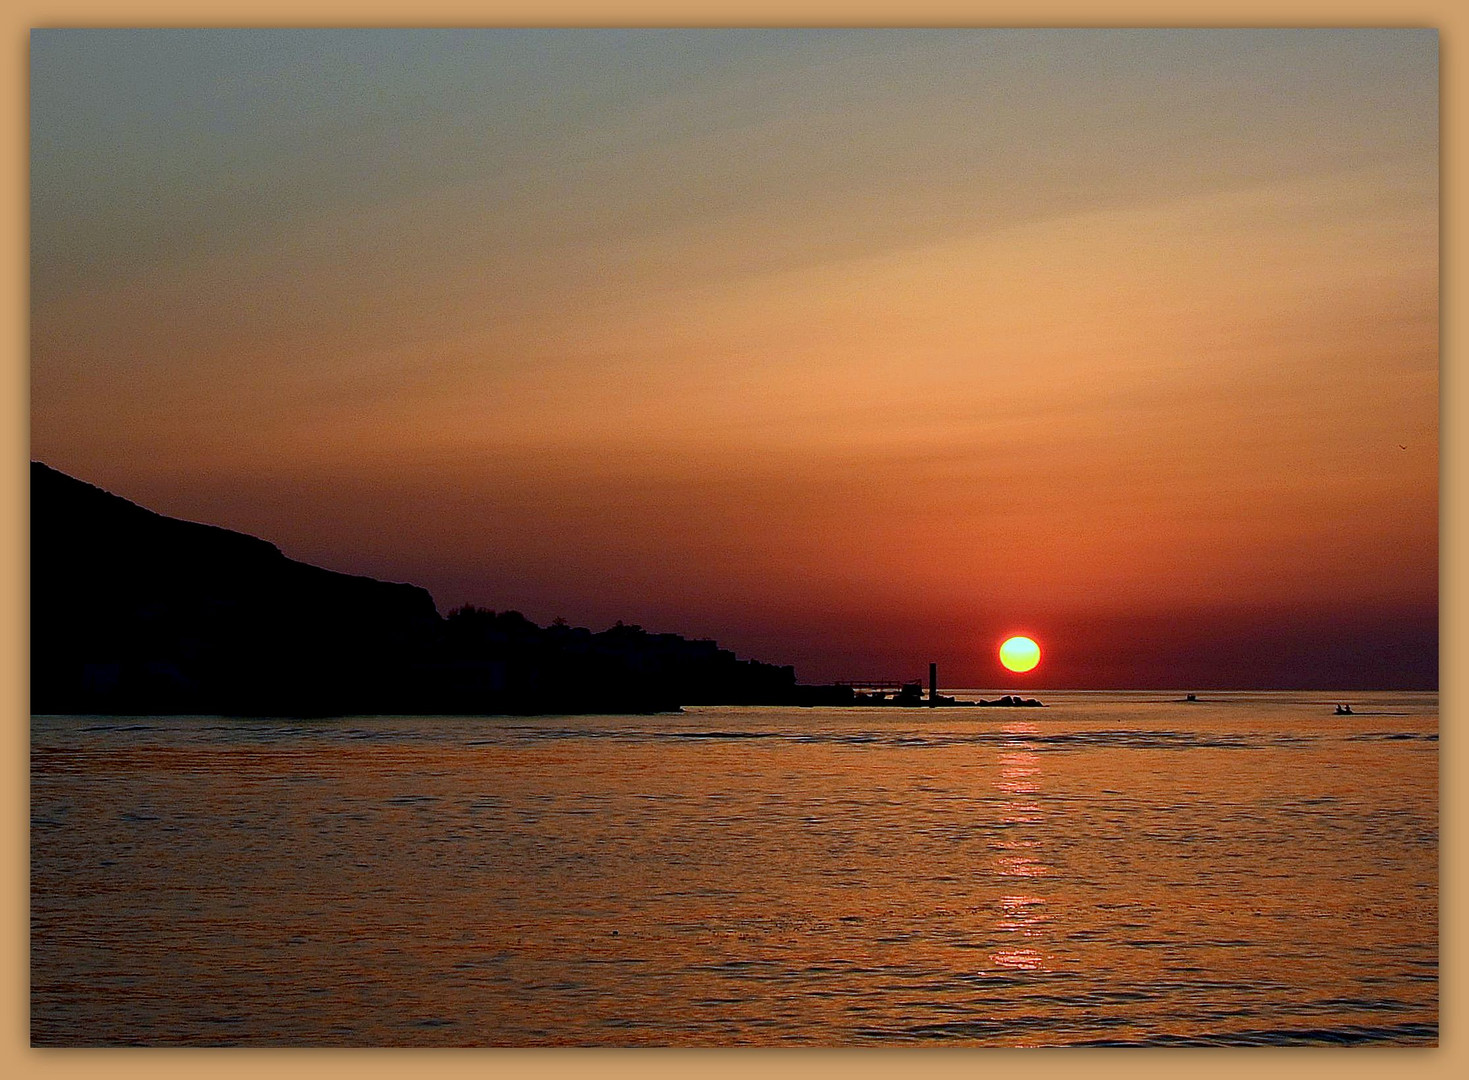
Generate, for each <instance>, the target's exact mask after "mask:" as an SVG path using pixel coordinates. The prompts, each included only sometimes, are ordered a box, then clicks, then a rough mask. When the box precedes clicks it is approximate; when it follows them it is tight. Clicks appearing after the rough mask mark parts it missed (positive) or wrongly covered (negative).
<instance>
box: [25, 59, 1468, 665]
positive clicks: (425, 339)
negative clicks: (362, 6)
mask: <svg viewBox="0 0 1469 1080" xmlns="http://www.w3.org/2000/svg"><path fill="white" fill-rule="evenodd" d="M30 49H31V94H32V104H31V251H32V255H31V267H32V277H31V355H32V367H31V406H32V407H31V421H32V431H31V450H32V457H33V458H35V459H37V460H41V461H44V462H46V463H47V464H49V465H52V466H54V467H56V468H58V469H61V470H63V471H65V472H68V473H70V474H72V475H74V476H77V477H80V478H81V479H84V480H87V481H89V482H91V483H94V484H97V485H98V486H100V487H104V488H106V489H108V490H110V491H114V492H116V493H117V494H119V495H122V496H124V497H126V498H129V499H132V500H133V501H135V502H139V503H141V504H143V505H145V506H148V507H150V508H152V509H155V510H158V511H160V512H162V513H166V514H170V515H174V516H178V517H184V518H189V519H192V520H198V521H206V522H210V523H213V524H218V525H223V526H226V527H228V528H233V529H239V530H242V531H245V532H248V533H252V534H254V535H258V536H262V537H264V538H266V539H268V540H270V541H272V542H273V543H275V544H277V545H278V546H279V547H280V548H281V549H282V550H283V551H284V552H285V553H286V554H287V555H289V556H291V557H293V558H297V559H302V560H305V561H308V562H312V563H316V564H319V565H322V566H327V567H330V568H332V569H336V570H342V571H347V572H351V573H359V574H369V575H372V576H374V577H381V578H387V579H392V580H400V581H411V582H415V583H417V584H420V585H423V586H425V587H426V588H428V589H429V590H430V591H431V592H432V593H433V595H434V597H435V599H436V601H437V602H438V605H439V610H440V611H441V612H447V611H448V610H449V609H450V608H452V607H454V606H457V605H459V604H461V603H465V602H472V603H475V604H479V605H482V606H487V607H491V608H495V609H498V610H503V609H508V608H515V609H518V610H520V611H523V612H524V613H525V614H526V615H528V616H529V617H531V618H532V619H535V620H536V621H538V622H542V623H545V622H549V621H550V620H551V619H552V618H554V617H557V616H561V617H564V618H565V619H567V620H568V621H570V622H572V623H574V624H579V625H588V626H591V627H593V628H594V629H601V628H604V627H606V626H607V625H610V624H611V623H612V622H613V621H615V620H619V619H620V620H623V621H625V622H633V623H639V624H642V625H643V626H645V627H646V628H648V629H650V630H658V631H664V630H666V631H674V632H679V633H683V634H687V635H690V636H708V637H715V638H717V639H718V640H719V641H720V642H721V643H722V644H724V645H725V646H727V647H730V648H734V649H735V650H736V651H737V652H739V653H740V655H742V656H750V657H755V658H758V659H762V660H767V661H771V662H775V663H791V664H794V665H795V666H796V670H797V673H798V675H799V677H800V678H801V679H802V681H807V682H814V681H826V680H831V679H844V678H862V677H884V678H905V677H918V676H920V675H922V676H926V671H927V663H928V662H929V661H930V660H934V661H937V662H938V664H939V668H940V676H941V678H940V682H941V683H942V684H944V685H946V686H950V687H958V686H973V687H999V686H1004V687H1021V688H1026V689H1031V688H1045V687H1076V688H1087V687H1118V688H1128V687H1138V688H1147V687H1169V688H1178V689H1207V688H1222V687H1263V688H1273V687H1281V688H1293V687H1320V688H1324V689H1343V690H1346V689H1353V688H1365V687H1381V688H1395V687H1414V688H1434V687H1436V686H1437V678H1438V674H1437V673H1438V668H1437V643H1438V631H1437V616H1438V608H1437V591H1438V570H1437V566H1438V542H1437V536H1438V465H1439V457H1438V394H1439V385H1438V349H1439V342H1438V87H1437V83H1438V42H1437V36H1436V35H1435V34H1434V33H1433V32H1431V31H1411V30H1394V31H1381V30H1378V31H1321V30H1303V31H1259V32H1255V31H1237V30H1231V31H1225V30H1210V31H1058V30H1051V31H1045V30H1041V31H1020V30H1014V31H959V30H944V31H928V32H907V31H904V32H894V31H840V32H816V31H789V30H787V31H763V32H757V31H679V32H652V31H610V30H609V31H583V32H566V31H540V32H536V31H480V32H464V31H437V32H403V31H310V32H307V31H283V32H267V31H245V32H240V31H236V32H224V31H201V32H163V31H74V30H54V31H40V32H36V33H34V34H33V35H32V37H31V41H30ZM1012 633H1023V634H1027V635H1029V636H1031V637H1033V638H1035V639H1036V640H1037V641H1038V642H1040V644H1041V648H1042V662H1041V664H1040V665H1039V666H1038V667H1037V668H1036V669H1035V670H1034V671H1033V672H1030V673H1028V674H1026V675H1019V676H1017V675H1010V674H1008V673H1006V672H1005V671H1004V669H1002V668H1001V667H1000V665H999V662H998V658H997V656H996V648H997V647H998V645H999V643H1000V641H1001V640H1002V639H1003V638H1005V637H1007V636H1009V635H1010V634H1012Z"/></svg>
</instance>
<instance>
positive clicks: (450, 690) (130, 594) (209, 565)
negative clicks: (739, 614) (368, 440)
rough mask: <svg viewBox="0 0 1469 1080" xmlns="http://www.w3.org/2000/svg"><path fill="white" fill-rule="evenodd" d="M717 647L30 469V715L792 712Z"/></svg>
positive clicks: (763, 677) (763, 678) (36, 466)
mask: <svg viewBox="0 0 1469 1080" xmlns="http://www.w3.org/2000/svg"><path fill="white" fill-rule="evenodd" d="M797 689H798V688H796V686H795V672H794V671H793V669H791V668H790V667H776V666H773V665H770V664H762V663H758V662H756V661H742V660H739V659H737V658H736V657H735V656H734V654H733V653H731V652H729V651H728V650H725V649H720V648H719V647H718V646H717V644H716V643H715V642H712V641H702V640H688V639H685V638H683V637H681V636H679V635H677V634H650V633H647V632H645V631H644V630H642V629H641V628H640V627H637V626H624V625H622V624H621V623H619V624H618V625H617V626H614V627H612V628H611V629H609V630H606V631H603V632H601V633H593V632H592V631H590V630H587V629H584V628H580V627H570V626H565V625H563V624H560V623H559V622H558V623H557V624H555V625H552V626H550V627H540V626H537V625H536V624H535V623H533V622H531V621H530V620H529V619H526V618H525V617H524V616H522V615H520V614H519V613H518V612H498V613H497V612H493V611H486V610H482V609H478V608H473V607H464V608H460V609H457V610H455V611H452V612H450V614H449V616H448V618H443V617H441V616H440V615H439V613H438V611H437V609H436V607H435V605H434V601H433V597H432V596H430V594H429V593H428V592H427V590H425V589H422V588H419V587H418V586H415V585H406V584H397V583H392V582H385V581H377V580H374V579H372V578H367V577H356V576H353V575H350V574H341V573H336V572H334V571H331V570H325V569H322V568H321V567H317V566H311V565H308V564H306V563H302V562H297V561H295V560H293V559H288V558H287V557H286V556H285V555H283V554H282V553H281V551H280V550H279V549H278V548H276V547H275V546H274V545H273V544H270V543H267V542H266V541H264V540H261V539H259V538H257V537H253V536H248V535H246V534H244V533H238V532H232V531H230V530H228V529H222V528H217V527H215V526H211V525H202V524H197V523H194V522H188V521H180V520H178V519H176V518H169V517H164V516H163V515H161V514H156V513H154V512H152V511H150V510H146V509H144V508H143V507H140V506H137V505H136V504H134V503H131V502H128V501H127V500H126V499H122V498H120V497H118V496H116V495H113V494H110V493H109V492H106V491H103V490H101V489H100V488H96V487H93V486H92V485H90V484H87V483H85V482H83V481H81V480H77V479H75V478H73V477H70V476H67V475H66V474H64V473H61V472H58V471H57V470H55V469H52V468H50V467H49V466H46V465H44V464H42V463H40V462H32V463H31V710H32V712H36V713H63V712H67V713H109V714H138V713H159V714H165V713H209V714H216V713H218V714H249V715H328V714H348V713H368V714H371V713H399V714H401V713H414V714H421V713H459V714H492V713H537V712H542V713H573V712H652V711H661V710H666V709H675V708H678V707H679V706H680V705H685V704H768V703H783V702H792V701H794V699H795V696H796V692H797Z"/></svg>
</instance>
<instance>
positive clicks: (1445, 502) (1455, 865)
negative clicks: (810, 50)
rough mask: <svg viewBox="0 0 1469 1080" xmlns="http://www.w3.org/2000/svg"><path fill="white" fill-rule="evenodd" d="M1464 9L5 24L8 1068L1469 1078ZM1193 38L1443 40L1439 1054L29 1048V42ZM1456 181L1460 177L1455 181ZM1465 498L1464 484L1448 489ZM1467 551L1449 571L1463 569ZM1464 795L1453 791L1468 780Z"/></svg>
mask: <svg viewBox="0 0 1469 1080" xmlns="http://www.w3.org/2000/svg"><path fill="white" fill-rule="evenodd" d="M1465 10H1469V6H1466V7H1463V8H1461V9H1460V10H1456V8H1455V5H1454V3H1452V2H1451V0H1403V2H1399V3H1390V2H1382V0H1379V2H1376V3H1371V2H1360V0H1355V2H1354V0H1345V2H1337V3H1322V2H1306V3H1302V2H1298V0H1273V2H1270V0H1264V2H1262V0H1235V2H1232V3H1221V2H1220V0H1206V2H1205V3H1202V4H1192V5H1185V4H1179V3H1172V4H1169V3H1160V2H1157V0H1151V2H1132V3H1125V4H1100V3H1079V2H1077V0H1069V2H1068V0H1060V2H1048V0H1035V2H1033V3H1029V4H1020V3H1016V2H1015V0H1007V2H1005V3H967V4H966V3H957V2H954V0H909V2H907V3H900V2H897V0H879V2H874V0H848V2H842V3H838V2H834V0H796V2H791V0H785V2H780V0H741V2H738V3H735V2H732V0H716V2H715V3H713V4H707V5H695V4H691V3H682V4H679V3H670V2H667V0H663V2H658V0H628V2H625V3H620V4H619V3H607V2H595V0H540V2H538V3H531V2H528V0H510V2H504V0H493V2H489V3H479V4H474V3H466V2H464V0H421V2H420V3H417V4H412V5H408V4H395V3H392V2H386V3H385V2H383V0H357V2H353V3H346V2H343V0H329V2H322V0H309V2H306V3H302V2H301V0H296V2H282V0H257V2H255V3H251V4H249V5H245V4H242V3H240V2H239V0H227V2H226V3H222V4H210V5H205V4H200V3H197V2H195V3H185V2H180V0H165V2H153V3H142V4H128V5H122V4H105V3H98V2H96V0H78V2H74V3H60V2H53V3H40V2H32V0H19V2H16V3H13V4H10V5H8V6H7V7H6V12H5V14H4V15H3V16H0V18H3V20H4V26H5V32H4V34H3V35H0V56H3V73H4V76H3V78H4V81H3V84H0V87H3V96H0V101H3V103H4V104H3V107H0V124H3V137H0V147H3V152H4V156H5V159H6V165H7V168H5V170H4V172H3V192H4V201H3V207H4V209H3V213H4V222H5V229H4V232H3V235H4V236H5V237H6V238H7V243H6V251H5V253H6V255H7V258H6V259H5V260H4V262H3V264H0V275H3V282H0V304H3V309H0V310H3V314H0V318H3V321H4V329H5V333H4V337H3V339H0V340H3V342H4V360H3V363H0V375H3V377H0V433H3V434H0V439H3V446H4V454H3V456H0V598H3V603H0V705H3V708H0V731H3V735H0V742H3V746H4V752H3V754H0V761H3V770H4V771H3V774H0V805H3V808H4V811H3V815H0V871H3V888H0V1071H3V1073H4V1075H9V1076H15V1077H31V1076H38V1077H52V1076H55V1077H83V1076H85V1077H92V1076H109V1077H110V1076H136V1077H139V1078H140V1080H141V1078H144V1077H147V1078H152V1077H160V1078H172V1077H179V1078H182V1077H193V1076H195V1075H207V1076H209V1077H211V1078H213V1077H220V1078H232V1077H254V1076H258V1075H261V1074H263V1073H265V1072H267V1071H268V1072H269V1073H270V1074H271V1075H272V1076H273V1077H280V1078H286V1077H296V1076H318V1075H322V1074H327V1075H351V1076H353V1077H362V1078H363V1080H368V1078H374V1077H398V1076H402V1075H409V1076H417V1075H432V1076H434V1077H438V1076H446V1077H447V1076H453V1077H461V1076H462V1077H470V1076H475V1077H481V1076H486V1075H490V1076H496V1077H499V1076H507V1077H520V1076H536V1077H540V1076H548V1077H559V1076H584V1075H596V1076H598V1077H606V1078H609V1080H610V1078H617V1077H634V1076H644V1075H647V1076H684V1075H690V1076H693V1075H699V1076H701V1077H704V1076H707V1077H710V1078H711V1080H721V1078H724V1077H742V1076H746V1075H750V1074H755V1073H772V1074H778V1075H780V1076H798V1075H801V1074H809V1073H812V1072H820V1073H828V1072H829V1073H832V1074H841V1075H842V1076H843V1077H844V1080H845V1078H846V1077H847V1076H850V1077H852V1078H853V1080H858V1078H865V1077H872V1078H874V1080H875V1078H878V1077H888V1076H890V1075H893V1074H895V1073H896V1074H899V1075H901V1076H902V1077H903V1080H908V1076H909V1074H912V1075H913V1076H915V1077H917V1080H929V1078H930V1077H932V1078H939V1077H944V1078H948V1077H961V1076H962V1077H978V1076H982V1075H988V1074H990V1073H996V1074H999V1075H1002V1076H1009V1075H1015V1076H1021V1077H1026V1078H1029V1077H1032V1076H1033V1077H1050V1076H1055V1075H1062V1076H1070V1075H1078V1076H1080V1075H1085V1076H1089V1077H1090V1076H1096V1077H1111V1076H1115V1077H1139V1078H1142V1077H1159V1078H1162V1077H1171V1076H1174V1075H1177V1074H1183V1075H1185V1076H1187V1077H1188V1078H1189V1080H1194V1078H1195V1077H1196V1076H1197V1077H1233V1076H1235V1075H1237V1074H1240V1073H1245V1072H1248V1073H1249V1074H1251V1075H1252V1076H1257V1075H1258V1076H1287V1075H1291V1076H1293V1077H1294V1076H1297V1075H1312V1076H1315V1075H1319V1076H1323V1077H1327V1076H1330V1077H1341V1078H1343V1080H1346V1078H1355V1077H1362V1078H1364V1080H1365V1078H1368V1077H1374V1078H1375V1077H1378V1076H1392V1077H1397V1076H1399V1075H1404V1076H1440V1075H1442V1076H1450V1075H1469V1053H1466V1050H1465V1047H1466V1045H1469V1037H1466V1034H1465V1030H1464V1026H1465V1020H1466V1008H1465V995H1464V988H1463V983H1462V975H1463V972H1464V970H1465V941H1464V937H1463V934H1462V928H1463V912H1462V911H1456V910H1455V906H1456V904H1462V901H1463V900H1464V893H1465V890H1464V884H1465V867H1464V857H1463V845H1462V839H1463V831H1462V830H1463V826H1464V821H1465V799H1464V796H1463V794H1462V792H1463V790H1464V788H1463V785H1464V784H1465V783H1469V768H1466V765H1465V751H1464V739H1463V737H1462V736H1461V735H1459V734H1458V733H1457V731H1456V728H1457V726H1458V725H1460V724H1463V723H1465V722H1466V718H1469V706H1466V703H1465V700H1464V690H1463V689H1462V683H1461V680H1460V678H1459V677H1458V675H1457V674H1456V671H1455V665H1456V662H1460V661H1463V660H1464V659H1465V649H1464V648H1463V645H1464V634H1463V632H1462V628H1463V626H1464V620H1465V617H1466V607H1469V587H1466V585H1465V578H1464V574H1463V571H1462V567H1463V565H1464V557H1463V555H1462V552H1464V551H1465V550H1466V549H1465V547H1464V542H1463V541H1464V537H1465V535H1466V532H1469V529H1466V524H1469V521H1466V518H1469V514H1466V509H1465V506H1464V499H1463V489H1464V478H1465V476H1466V472H1469V462H1466V460H1465V457H1466V454H1465V443H1466V441H1469V438H1466V436H1465V434H1464V431H1463V430H1462V429H1460V430H1459V431H1457V432H1456V431H1455V428H1454V424H1453V420H1454V418H1455V417H1458V418H1463V417H1464V416H1465V415H1466V404H1469V402H1466V393H1465V388H1464V381H1463V368H1464V361H1463V358H1462V357H1461V356H1459V355H1457V347H1458V345H1459V341H1460V337H1461V333H1460V332H1459V331H1458V330H1457V329H1456V319H1455V315H1457V314H1458V313H1460V312H1462V311H1463V310H1464V299H1465V297H1464V293H1465V281H1466V280H1469V275H1464V274H1462V273H1461V272H1459V271H1458V263H1457V260H1456V259H1455V255H1456V254H1462V253H1463V250H1464V245H1463V240H1464V231H1465V230H1464V226H1463V218H1462V214H1461V212H1460V207H1461V206H1462V203H1461V202H1460V200H1459V199H1458V198H1456V196H1457V195H1459V190H1458V187H1457V184H1456V183H1455V181H1457V180H1461V179H1462V176H1463V171H1464V164H1465V161H1466V153H1465V150H1464V137H1465V135H1466V133H1469V125H1466V123H1465V117H1466V115H1469V106H1466V94H1465V78H1466V74H1465V63H1464V55H1465V52H1464V50H1466V49H1469V16H1466V15H1465V14H1464V13H1463V12H1464V11H1465ZM516 24H519V25H588V24H595V25H685V26H686V25H732V24H741V25H800V24H807V25H811V24H816V25H850V24H862V25H953V26H993V25H1014V26H1042V25H1063V26H1064V25H1072V26H1075V25H1083V26H1096V25H1128V26H1160V25H1192V26H1398V27H1432V28H1436V29H1438V30H1439V32H1440V38H1439V59H1440V89H1441V99H1440V112H1441V118H1442V138H1441V150H1442V157H1441V172H1440V177H1441V186H1440V190H1441V193H1442V194H1441V198H1440V206H1441V211H1440V222H1441V236H1442V239H1443V244H1442V248H1441V256H1440V266H1441V276H1440V282H1441V289H1440V326H1441V339H1440V340H1441V345H1440V348H1441V352H1440V358H1441V359H1440V372H1441V375H1440V394H1441V397H1440V462H1441V465H1440V468H1441V473H1440V495H1439V505H1440V542H1439V551H1440V590H1441V596H1442V602H1441V609H1440V650H1439V651H1440V658H1441V659H1440V664H1439V671H1440V676H1439V678H1440V683H1439V694H1440V708H1441V712H1440V731H1441V733H1442V738H1441V741H1440V743H1439V748H1440V749H1439V752H1440V754H1441V758H1440V811H1441V815H1440V841H1439V860H1440V861H1439V870H1440V895H1439V910H1440V943H1439V944H1440V949H1439V952H1440V982H1439V1038H1440V1046H1439V1048H1437V1049H1427V1048H1372V1047H1363V1048H1345V1049H1343V1048H1319V1049H1318V1048H1282V1049H1238V1050H1200V1049H1144V1050H1096V1049H1093V1050H1068V1049H1064V1048H1062V1049H1048V1050H1001V1049H968V1048H936V1049H887V1048H862V1049H847V1050H779V1049H776V1050H714V1051H704V1050H677V1049H675V1050H661V1051H660V1050H651V1051H650V1050H549V1049H548V1050H496V1049H485V1050H346V1051H326V1050H309V1049H303V1050H269V1049H264V1050H262V1049H237V1050H149V1049H140V1050H58V1049H46V1050H34V1049H31V1048H30V1046H29V1041H30V1019H29V1008H30V1002H29V991H30V964H29V924H28V911H29V839H30V833H29V820H30V811H29V784H30V780H29V742H30V735H29V719H28V713H27V708H26V702H27V699H26V673H27V669H28V666H29V664H28V653H27V629H28V619H29V616H28V610H29V609H28V602H29V601H28V593H29V576H28V564H27V562H26V559H27V538H28V534H29V529H28V519H27V484H28V480H27V476H28V470H27V469H26V466H25V461H26V460H27V459H26V456H25V453H26V451H27V450H28V449H29V441H30V427H29V425H30V415H29V366H28V340H27V332H28V322H29V319H28V304H29V301H28V292H27V278H28V269H29V239H28V231H27V217H28V206H29V203H28V186H27V185H28V161H29V134H28V116H29V88H28V78H29V74H28V73H29V57H30V43H29V31H30V29H32V28H40V27H64V26H169V25H190V26H193V25H223V26H230V25H234V26H241V25H250V26H311V25H315V26H336V25H397V26H427V25H437V26H474V25H516ZM1443 181H1447V182H1446V183H1445V182H1443ZM1455 481H1457V482H1458V483H1455ZM1456 548H1457V550H1458V552H1459V553H1460V554H1459V555H1458V556H1457V557H1456V556H1455V554H1454V552H1455V549H1456ZM1455 781H1457V782H1458V785H1457V790H1458V794H1456V783H1455Z"/></svg>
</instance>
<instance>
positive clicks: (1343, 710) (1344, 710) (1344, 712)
mask: <svg viewBox="0 0 1469 1080" xmlns="http://www.w3.org/2000/svg"><path fill="white" fill-rule="evenodd" d="M1336 715H1337V716H1355V715H1356V714H1355V713H1353V712H1352V707H1351V706H1350V705H1338V706H1337V707H1336Z"/></svg>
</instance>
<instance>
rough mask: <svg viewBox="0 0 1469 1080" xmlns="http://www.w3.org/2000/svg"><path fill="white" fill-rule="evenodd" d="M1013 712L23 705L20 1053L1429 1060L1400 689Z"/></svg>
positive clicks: (1416, 844)
mask: <svg viewBox="0 0 1469 1080" xmlns="http://www.w3.org/2000/svg"><path fill="white" fill-rule="evenodd" d="M945 692H946V693H955V694H957V695H959V696H960V697H970V696H987V697H994V696H997V694H998V693H999V692H998V691H994V690H984V689H980V690H970V691H964V690H956V691H948V690H946V691H945ZM1028 693H1030V694H1033V695H1034V696H1037V697H1039V698H1041V699H1042V700H1043V701H1044V702H1045V703H1046V707H1045V708H1022V709H1003V708H992V709H985V708H973V709H962V708H935V709H928V708H916V709H908V708H897V707H867V708H826V709H823V708H811V709H802V708H784V707H781V708H776V707H740V708H728V707H704V708H697V707H696V708H688V709H686V710H685V711H683V712H681V713H676V714H663V715H655V716H533V717H488V718H469V717H403V716H382V717H374V716H357V717H348V718H337V719H309V720H282V719H279V718H274V719H239V718H220V717H210V716H194V717H173V716H169V717H103V716H34V717H32V719H31V790H30V802H31V822H30V825H31V832H30V840H31V866H30V869H31V907H30V931H31V937H30V956H31V969H30V984H31V998H30V1010H31V1012H30V1015H31V1039H32V1042H33V1044H34V1045H37V1046H112V1045H146V1046H218V1045H252V1046H255V1045H261V1046H264V1045H269V1046H443V1045H447V1046H740V1045H817V1046H843V1047H850V1046H869V1045H874V1046H875V1045H886V1046H893V1045H897V1046H902V1045H939V1044H942V1045H979V1046H1060V1045H1085V1046H1096V1045H1108V1046H1110V1045H1124V1046H1174V1045H1211V1046H1217V1045H1297V1044H1328V1045H1343V1044H1345V1045H1356V1044H1398V1045H1434V1044H1436V1043H1437V1041H1438V996H1439V995H1438V921H1439V904H1438V837H1439V824H1438V769H1439V757H1438V697H1437V695H1436V694H1431V693H1429V694H1421V693H1361V692H1352V693H1350V694H1341V693H1339V694H1320V693H1286V692H1277V693H1267V692H1258V693H1253V692H1252V693H1236V692H1227V693H1226V692H1219V693H1207V692H1199V693H1198V700H1197V701H1195V702H1186V701H1185V700H1183V696H1184V695H1183V694H1182V693H1117V692H1086V693H1081V692H1071V693H1060V692H1050V693H1045V692H1028ZM1342 701H1349V702H1350V704H1351V706H1352V709H1353V715H1351V716H1338V715H1335V714H1334V706H1335V704H1336V703H1337V702H1342Z"/></svg>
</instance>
